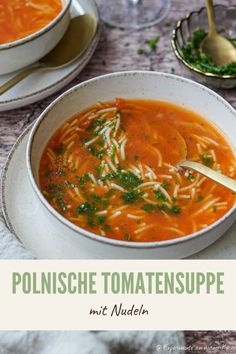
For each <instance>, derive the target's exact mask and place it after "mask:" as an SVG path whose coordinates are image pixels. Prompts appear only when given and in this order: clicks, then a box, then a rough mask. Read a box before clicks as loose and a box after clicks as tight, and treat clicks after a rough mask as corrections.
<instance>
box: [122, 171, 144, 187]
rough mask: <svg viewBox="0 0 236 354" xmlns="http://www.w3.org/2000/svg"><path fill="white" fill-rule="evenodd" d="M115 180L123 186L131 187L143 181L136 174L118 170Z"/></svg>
mask: <svg viewBox="0 0 236 354" xmlns="http://www.w3.org/2000/svg"><path fill="white" fill-rule="evenodd" d="M115 180H116V182H117V183H118V184H120V185H121V186H122V187H124V188H128V189H133V188H136V187H138V186H139V185H140V184H142V183H143V181H142V179H141V178H139V177H138V176H136V175H135V174H134V173H132V172H130V171H123V170H122V171H119V172H118V174H117V176H116V178H115Z"/></svg>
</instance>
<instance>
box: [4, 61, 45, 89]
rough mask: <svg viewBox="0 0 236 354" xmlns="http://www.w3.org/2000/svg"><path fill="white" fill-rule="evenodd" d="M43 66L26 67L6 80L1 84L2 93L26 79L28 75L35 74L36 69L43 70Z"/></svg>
mask: <svg viewBox="0 0 236 354" xmlns="http://www.w3.org/2000/svg"><path fill="white" fill-rule="evenodd" d="M41 69H42V67H41V66H35V67H33V68H28V69H25V70H23V71H21V72H19V73H18V74H16V75H15V76H14V77H13V78H11V79H10V80H8V81H7V82H5V84H3V85H1V86H0V95H2V94H4V93H5V92H7V91H8V90H10V89H11V88H12V87H14V86H15V85H16V84H18V82H20V81H22V80H24V79H25V78H26V77H27V76H29V75H31V74H33V73H34V72H35V71H38V70H41Z"/></svg>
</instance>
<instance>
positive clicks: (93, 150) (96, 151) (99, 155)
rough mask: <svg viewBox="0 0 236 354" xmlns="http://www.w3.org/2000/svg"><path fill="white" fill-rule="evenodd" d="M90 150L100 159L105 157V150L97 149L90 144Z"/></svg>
mask: <svg viewBox="0 0 236 354" xmlns="http://www.w3.org/2000/svg"><path fill="white" fill-rule="evenodd" d="M88 150H89V151H90V152H91V154H92V155H93V156H95V157H97V158H98V159H99V160H101V159H102V157H103V150H97V149H96V148H95V146H90V147H89V148H88Z"/></svg>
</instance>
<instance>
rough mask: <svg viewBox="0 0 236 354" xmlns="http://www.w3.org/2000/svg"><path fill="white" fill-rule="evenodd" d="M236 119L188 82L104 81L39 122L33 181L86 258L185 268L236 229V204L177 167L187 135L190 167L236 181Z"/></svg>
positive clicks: (141, 77)
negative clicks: (177, 262)
mask: <svg viewBox="0 0 236 354" xmlns="http://www.w3.org/2000/svg"><path fill="white" fill-rule="evenodd" d="M199 102H201V104H199ZM235 118H236V116H235V111H234V109H233V108H232V107H231V106H230V105H229V104H228V103H227V102H226V101H225V100H224V99H223V98H221V97H220V96H219V95H217V94H216V93H214V92H213V91H211V90H209V89H208V88H206V87H204V86H202V85H199V84H197V83H195V82H193V81H191V80H188V79H184V78H181V77H178V76H174V75H169V74H164V73H151V72H139V71H136V72H122V73H116V74H109V75H105V76H101V77H98V78H95V79H92V80H89V81H87V82H84V83H82V84H79V85H78V86H75V87H74V88H72V89H71V90H69V91H68V92H66V93H64V94H63V95H62V96H60V97H59V98H58V99H56V100H55V101H54V102H53V103H52V104H51V105H50V106H49V107H48V108H47V109H46V110H45V111H44V112H43V113H42V115H41V116H40V117H39V119H38V120H37V122H36V123H35V125H34V127H33V130H32V132H31V135H30V138H29V142H28V148H27V164H28V171H29V177H30V180H31V183H32V186H33V188H34V192H35V193H36V194H37V196H38V198H39V199H40V201H41V202H42V208H44V210H45V213H46V214H47V216H48V219H50V221H51V222H53V223H55V225H56V226H57V227H58V228H60V229H62V230H63V232H64V234H65V236H66V237H67V238H68V242H72V243H74V246H75V249H76V248H77V249H78V250H79V251H80V253H81V250H82V251H83V255H84V257H98V258H103V257H104V258H107V257H109V258H157V259H161V258H183V257H186V256H189V255H191V254H193V253H196V252H198V251H200V250H201V249H203V248H205V247H207V246H209V245H210V244H211V243H212V242H214V241H216V240H217V239H218V238H219V237H220V236H222V235H223V233H224V232H225V231H226V230H227V229H228V228H229V227H230V226H231V225H232V223H233V221H234V218H235V195H234V194H233V193H232V192H231V191H229V190H228V189H226V188H225V187H222V186H220V185H218V184H217V183H215V182H213V181H211V180H210V179H207V178H206V177H204V176H202V175H200V174H199V173H196V172H194V171H192V170H184V169H181V168H178V167H177V164H178V161H180V159H181V156H182V151H181V143H180V141H179V139H178V134H180V135H181V136H182V137H183V138H184V139H185V142H186V144H187V148H188V156H187V157H188V160H192V161H197V162H200V163H202V164H204V165H207V166H208V167H211V168H212V169H214V170H216V171H220V172H222V173H224V174H226V175H228V176H230V177H232V178H235V177H236V157H235V150H234V147H233V142H234V135H235V132H236V123H235ZM176 131H177V132H178V134H176ZM78 254H79V252H78ZM68 256H69V255H66V257H68Z"/></svg>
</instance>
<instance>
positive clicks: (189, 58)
mask: <svg viewBox="0 0 236 354" xmlns="http://www.w3.org/2000/svg"><path fill="white" fill-rule="evenodd" d="M206 36H207V32H206V31H205V30H203V29H198V30H196V31H195V32H194V33H193V35H192V36H191V37H190V38H189V40H188V42H187V44H186V45H185V46H183V47H182V53H183V58H184V60H185V61H186V62H188V63H189V64H192V65H193V66H194V67H195V68H197V69H200V70H202V71H204V72H208V73H213V74H217V75H236V62H232V63H229V64H227V65H222V66H217V65H215V64H214V62H213V60H212V58H211V57H210V56H209V55H206V54H203V53H201V51H200V44H201V42H202V41H203V39H204V38H205V37H206ZM229 40H230V38H229ZM231 42H232V43H233V45H235V46H236V44H235V40H234V39H231Z"/></svg>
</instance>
